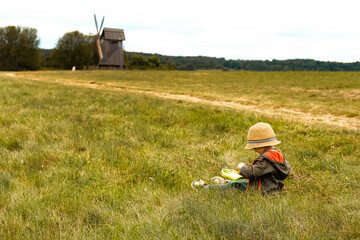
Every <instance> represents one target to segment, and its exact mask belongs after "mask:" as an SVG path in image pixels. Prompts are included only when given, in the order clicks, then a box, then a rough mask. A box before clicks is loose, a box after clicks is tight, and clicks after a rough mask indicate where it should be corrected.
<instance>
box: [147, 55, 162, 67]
mask: <svg viewBox="0 0 360 240" xmlns="http://www.w3.org/2000/svg"><path fill="white" fill-rule="evenodd" d="M147 61H148V63H149V67H150V68H151V69H159V68H160V66H161V63H160V60H159V59H158V58H157V57H155V56H153V57H149V58H147Z"/></svg>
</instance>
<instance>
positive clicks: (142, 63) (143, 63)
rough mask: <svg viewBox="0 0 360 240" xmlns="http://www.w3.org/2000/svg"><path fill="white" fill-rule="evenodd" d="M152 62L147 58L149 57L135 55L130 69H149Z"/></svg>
mask: <svg viewBox="0 0 360 240" xmlns="http://www.w3.org/2000/svg"><path fill="white" fill-rule="evenodd" d="M149 68H150V64H149V62H148V60H147V58H145V57H143V56H139V55H135V56H133V57H132V58H131V61H130V69H141V70H144V69H149Z"/></svg>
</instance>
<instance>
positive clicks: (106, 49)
mask: <svg viewBox="0 0 360 240" xmlns="http://www.w3.org/2000/svg"><path fill="white" fill-rule="evenodd" d="M94 18H95V25H96V31H97V38H96V45H97V48H98V52H99V68H100V69H124V68H125V61H124V49H123V41H124V40H125V34H124V30H123V29H115V28H104V29H103V30H102V33H101V35H100V32H101V28H102V25H103V23H104V18H103V20H102V22H101V25H100V29H98V27H97V20H96V16H95V15H94Z"/></svg>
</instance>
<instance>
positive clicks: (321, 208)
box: [0, 71, 360, 239]
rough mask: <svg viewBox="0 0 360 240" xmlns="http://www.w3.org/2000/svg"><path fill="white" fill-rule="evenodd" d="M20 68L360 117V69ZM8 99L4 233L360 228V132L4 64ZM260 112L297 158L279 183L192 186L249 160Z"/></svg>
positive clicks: (352, 232) (196, 235) (0, 135)
mask: <svg viewBox="0 0 360 240" xmlns="http://www.w3.org/2000/svg"><path fill="white" fill-rule="evenodd" d="M21 74H22V75H26V77H29V78H38V79H45V80H49V81H50V80H55V79H59V78H61V79H67V80H71V81H75V82H87V83H98V84H104V85H105V84H109V85H111V86H116V87H119V88H122V89H141V90H152V91H155V90H156V91H160V90H161V91H164V92H169V93H177V94H189V95H193V96H200V97H203V98H208V99H218V100H224V101H239V102H242V103H244V104H253V105H256V104H269V105H270V104H271V105H276V106H285V107H287V108H297V109H301V110H302V111H307V112H310V113H314V114H315V113H325V114H328V113H331V114H334V115H346V116H348V117H351V118H354V119H358V118H359V115H358V110H357V109H359V79H360V73H316V72H313V73H253V72H220V71H199V72H178V71H172V72H165V71H164V72H151V71H138V72H137V71H122V72H120V71H113V72H112V71H80V72H75V73H74V72H34V73H31V72H29V73H21ZM274 88H276V89H277V90H276V91H272V93H271V94H269V91H270V90H271V89H274ZM240 93H241V94H240ZM295 93H296V94H295ZM312 95H314V96H312ZM248 99H250V100H251V102H249V101H248ZM262 99H266V101H263V100H262ZM0 107H1V111H0V159H1V161H0V194H1V195H0V224H1V226H0V238H2V239H51V238H56V239H159V238H162V239H255V238H261V239H357V238H359V237H360V235H359V230H358V228H359V225H360V199H359V191H360V183H359V182H360V162H359V160H358V158H359V157H358V156H359V155H360V149H359V145H360V131H356V130H348V129H343V128H338V127H331V126H327V125H317V124H314V125H307V124H301V123H294V122H288V121H286V120H284V119H279V118H272V117H269V116H261V115H259V114H253V113H251V112H248V111H247V112H244V111H239V110H233V109H226V108H221V107H215V106H208V105H203V104H201V103H189V102H186V101H179V100H168V99H160V98H155V97H151V96H149V95H145V94H140V93H138V94H137V93H130V92H119V91H112V90H111V89H110V90H109V89H107V88H104V89H91V88H85V87H83V86H74V85H63V84H59V83H57V82H43V81H33V80H27V79H25V78H23V77H22V78H18V77H9V76H7V75H6V74H5V73H0ZM259 121H263V122H268V123H270V124H271V125H272V126H273V128H274V130H275V132H276V133H277V136H278V138H279V140H281V141H282V144H281V145H280V146H279V148H280V149H281V150H282V152H283V153H284V155H285V157H286V158H287V159H288V161H289V162H290V164H291V166H292V168H293V171H292V173H291V176H290V177H289V178H288V179H286V180H285V188H284V191H283V192H282V194H281V195H279V196H267V197H263V196H260V195H257V194H254V195H251V194H249V195H243V194H242V193H239V192H237V191H226V192H217V191H200V192H197V191H194V190H193V189H191V188H190V183H191V182H192V181H193V180H198V179H199V178H202V179H204V180H208V179H210V178H211V177H213V176H216V175H218V174H219V170H220V169H221V168H225V167H229V168H235V166H236V165H237V163H238V162H240V161H242V162H252V160H253V159H254V158H255V157H256V154H255V153H254V152H251V151H249V150H244V145H245V142H246V134H247V130H248V128H249V127H250V126H251V125H253V124H254V123H256V122H259ZM332 147H333V148H332Z"/></svg>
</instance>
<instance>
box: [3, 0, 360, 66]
mask: <svg viewBox="0 0 360 240" xmlns="http://www.w3.org/2000/svg"><path fill="white" fill-rule="evenodd" d="M359 7H360V2H359V3H358V1H356V0H343V1H334V0H327V1H325V0H316V1H314V0H302V1H296V2H295V1H288V0H273V1H268V0H251V1H249V0H248V1H244V0H224V1H214V0H208V1H205V0H196V1H194V0H192V1H190V0H182V1H176V2H175V1H165V0H153V1H146V0H134V1H127V2H120V1H115V0H104V1H101V2H99V1H94V0H90V1H84V0H81V1H69V0H65V1H60V2H59V1H57V2H51V1H45V0H33V1H25V0H20V1H6V2H4V3H2V8H1V9H0V27H3V26H8V25H20V26H26V27H34V28H36V29H38V35H39V37H40V38H41V47H44V48H52V47H54V46H55V44H56V42H57V40H58V38H60V37H61V36H62V35H63V34H65V33H66V32H70V31H74V30H79V31H80V32H83V33H85V34H89V33H92V34H94V33H95V32H96V30H95V25H94V20H93V14H94V13H96V14H97V17H98V21H99V22H100V21H101V18H102V16H103V15H105V24H104V26H105V27H113V28H122V29H124V30H125V35H126V41H125V42H124V45H125V48H126V49H127V50H128V51H142V52H150V53H159V54H164V55H165V54H166V55H183V56H197V55H204V56H216V57H225V58H228V59H289V58H312V59H317V60H328V61H358V60H359V61H360V47H359V44H358V43H359V41H360V32H358V30H357V29H358V26H359V25H360V18H358V13H357V12H358V9H359ZM99 24H100V23H99Z"/></svg>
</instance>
